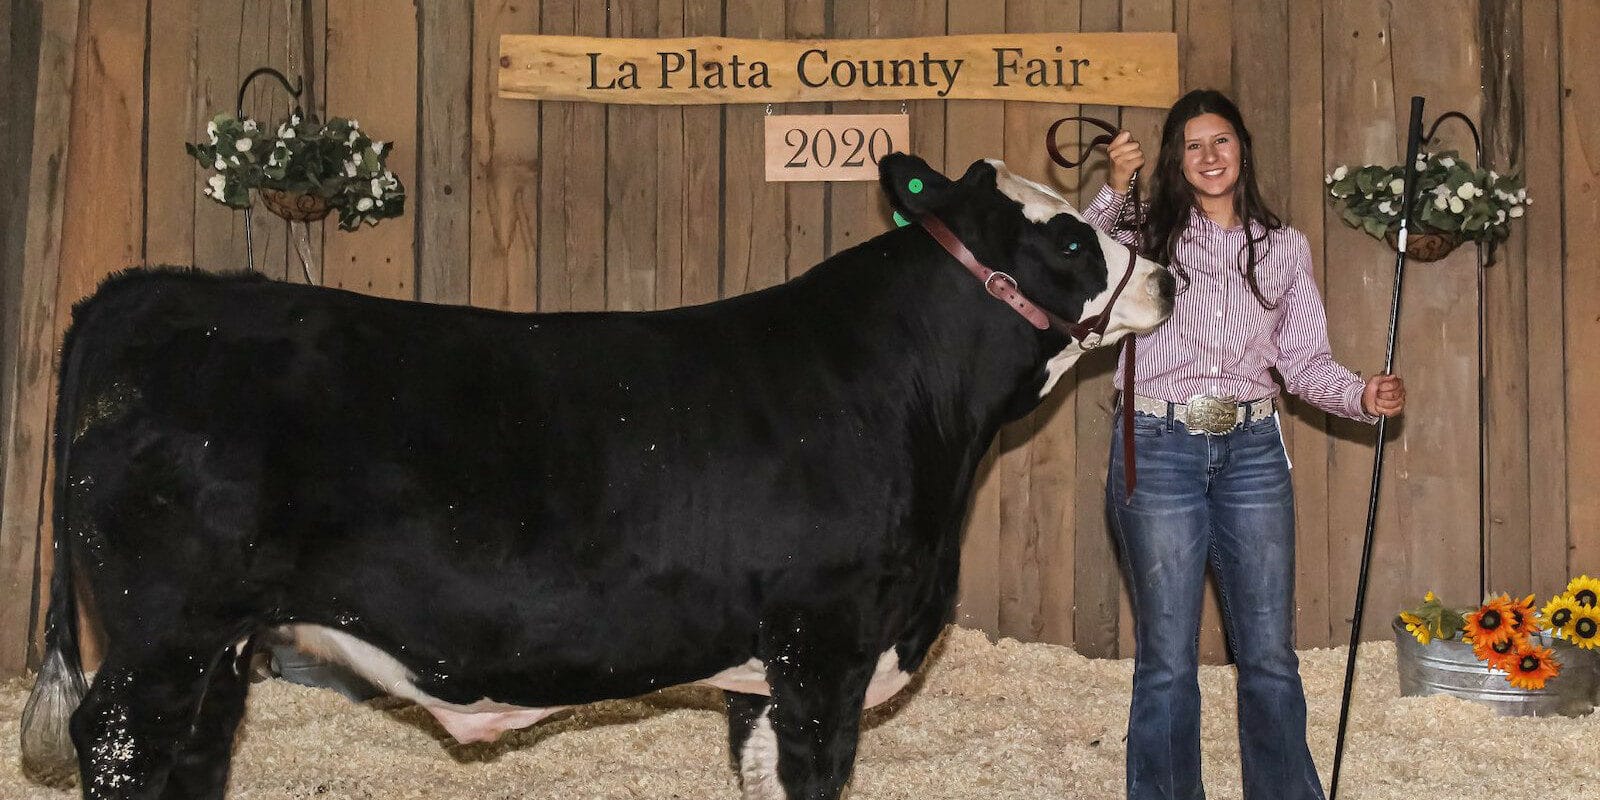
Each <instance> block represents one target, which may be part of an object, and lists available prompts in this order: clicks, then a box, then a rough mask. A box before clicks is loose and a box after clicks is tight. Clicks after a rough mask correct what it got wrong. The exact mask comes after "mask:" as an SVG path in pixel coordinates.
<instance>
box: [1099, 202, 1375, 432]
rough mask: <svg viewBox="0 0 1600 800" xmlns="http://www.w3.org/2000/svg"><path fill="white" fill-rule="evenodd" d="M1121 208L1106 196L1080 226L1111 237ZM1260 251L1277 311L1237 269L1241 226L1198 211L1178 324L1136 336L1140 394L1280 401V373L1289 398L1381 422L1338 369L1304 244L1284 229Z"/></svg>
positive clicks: (1188, 242) (1186, 240)
mask: <svg viewBox="0 0 1600 800" xmlns="http://www.w3.org/2000/svg"><path fill="white" fill-rule="evenodd" d="M1122 202H1123V196H1122V195H1120V194H1118V193H1117V192H1115V191H1113V190H1112V189H1111V188H1110V187H1101V189H1100V192H1099V194H1097V195H1095V198H1094V200H1093V201H1092V202H1090V203H1089V206H1088V208H1085V209H1084V212H1083V215H1084V218H1085V219H1086V220H1087V221H1088V222H1089V224H1091V225H1094V226H1095V227H1097V228H1099V229H1101V230H1104V231H1110V230H1111V227H1112V225H1113V224H1114V223H1115V222H1116V220H1117V216H1118V214H1119V213H1121V211H1122ZM1113 235H1115V236H1116V237H1117V238H1118V239H1119V240H1123V241H1124V242H1125V243H1130V242H1132V240H1133V233H1132V232H1131V231H1117V232H1116V233H1115V234H1113ZM1257 248H1258V253H1261V255H1260V256H1259V257H1260V258H1261V262H1260V263H1258V264H1257V265H1256V283H1257V285H1259V286H1260V287H1261V293H1262V295H1264V296H1265V297H1266V298H1267V301H1268V302H1269V303H1272V304H1273V305H1274V306H1275V307H1274V308H1272V309H1264V308H1262V307H1261V304H1260V303H1258V302H1257V301H1256V298H1255V295H1254V294H1253V293H1251V291H1250V285H1249V284H1248V283H1246V282H1245V278H1244V274H1243V273H1242V272H1240V270H1239V266H1238V265H1239V261H1240V259H1241V258H1242V256H1241V255H1240V254H1241V253H1242V252H1243V251H1244V250H1245V232H1244V228H1243V226H1240V227H1237V228H1229V229H1224V228H1223V227H1222V226H1220V225H1218V224H1217V223H1215V222H1212V221H1211V219H1210V218H1208V217H1206V216H1205V215H1204V214H1202V213H1200V211H1199V210H1195V211H1192V212H1191V216H1190V217H1189V228H1188V231H1187V232H1186V233H1185V234H1184V236H1183V238H1182V240H1180V241H1179V243H1178V249H1177V258H1178V261H1179V262H1181V263H1182V264H1183V268H1184V270H1185V271H1187V272H1188V274H1189V284H1188V288H1187V289H1184V288H1183V282H1182V281H1179V287H1180V288H1179V294H1178V300H1177V303H1176V304H1175V306H1174V308H1173V310H1172V318H1171V319H1169V320H1167V322H1166V324H1164V325H1162V326H1161V327H1160V328H1157V329H1156V330H1154V331H1152V332H1150V333H1148V334H1145V335H1142V336H1140V337H1138V340H1139V344H1138V353H1137V360H1136V361H1135V374H1134V379H1135V383H1134V391H1135V392H1137V393H1139V394H1142V395H1144V396H1146V397H1153V398H1156V399H1158V400H1166V401H1168V402H1172V403H1183V402H1187V401H1188V400H1189V398H1191V397H1193V396H1194V395H1197V394H1212V395H1232V396H1233V397H1236V398H1238V399H1240V400H1259V399H1261V398H1265V397H1275V396H1277V394H1278V385H1277V383H1275V382H1274V381H1273V380H1272V375H1271V374H1269V372H1268V370H1269V369H1276V370H1277V371H1278V374H1279V375H1281V376H1282V377H1283V385H1284V386H1285V387H1286V388H1287V389H1288V390H1289V392H1290V393H1291V394H1294V395H1295V396H1297V397H1300V398H1302V399H1304V400H1305V401H1306V402H1308V403H1310V404H1311V405H1313V406H1316V407H1317V408H1320V409H1322V410H1323V411H1326V412H1328V413H1330V414H1337V415H1339V416H1341V417H1349V418H1351V419H1357V420H1362V421H1365V422H1376V421H1377V419H1378V418H1377V417H1375V416H1371V415H1369V414H1367V413H1366V412H1364V411H1363V410H1362V409H1361V390H1362V388H1363V386H1364V381H1362V380H1361V378H1360V377H1359V376H1357V375H1356V374H1355V373H1353V372H1351V371H1350V370H1348V369H1346V368H1345V367H1343V366H1341V365H1340V364H1339V363H1338V362H1337V361H1334V360H1333V355H1332V353H1331V350H1330V348H1329V345H1328V318H1327V314H1326V312H1325V311H1324V310H1323V307H1322V296H1321V294H1319V293H1318V292H1317V285H1316V282H1315V280H1314V279H1313V277H1312V275H1311V247H1310V245H1308V244H1307V243H1306V237H1305V235H1304V234H1302V233H1300V232H1299V231H1297V230H1295V229H1293V228H1290V227H1283V228H1279V229H1278V230H1275V231H1271V232H1269V233H1268V234H1267V240H1266V242H1264V243H1261V244H1257ZM1263 251H1264V252H1263ZM1117 364H1118V367H1117V377H1116V385H1117V386H1121V385H1122V367H1121V364H1122V360H1121V359H1118V361H1117Z"/></svg>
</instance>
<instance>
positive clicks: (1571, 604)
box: [1543, 594, 1581, 639]
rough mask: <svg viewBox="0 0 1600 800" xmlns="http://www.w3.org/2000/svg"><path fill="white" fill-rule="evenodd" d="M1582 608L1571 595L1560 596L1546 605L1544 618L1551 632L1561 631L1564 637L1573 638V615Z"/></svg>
mask: <svg viewBox="0 0 1600 800" xmlns="http://www.w3.org/2000/svg"><path fill="white" fill-rule="evenodd" d="M1579 608H1581V606H1579V605H1578V602H1577V601H1576V600H1573V599H1572V595H1570V594H1558V595H1556V596H1555V597H1552V598H1550V602H1548V603H1545V604H1544V611H1543V613H1544V618H1545V621H1546V622H1548V623H1550V630H1552V631H1560V632H1561V635H1562V636H1565V637H1566V638H1568V639H1570V638H1572V613H1573V612H1574V611H1577V610H1578V609H1579Z"/></svg>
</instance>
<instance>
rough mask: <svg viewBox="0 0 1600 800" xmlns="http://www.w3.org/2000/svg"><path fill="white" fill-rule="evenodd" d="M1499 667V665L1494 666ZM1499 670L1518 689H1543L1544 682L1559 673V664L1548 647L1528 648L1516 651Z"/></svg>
mask: <svg viewBox="0 0 1600 800" xmlns="http://www.w3.org/2000/svg"><path fill="white" fill-rule="evenodd" d="M1496 666H1500V665H1496ZM1500 669H1503V670H1505V671H1506V674H1507V675H1509V676H1510V678H1509V680H1510V682H1511V685H1512V686H1515V687H1517V688H1518V689H1543V688H1544V682H1545V681H1547V680H1549V679H1551V678H1554V677H1555V676H1556V675H1559V674H1560V673H1561V662H1559V661H1557V660H1556V659H1555V656H1554V655H1553V654H1552V653H1551V652H1550V648H1548V647H1537V646H1530V647H1524V648H1522V649H1520V650H1518V651H1517V652H1516V653H1515V654H1514V655H1513V656H1512V657H1511V658H1509V659H1507V660H1506V663H1505V665H1504V666H1500Z"/></svg>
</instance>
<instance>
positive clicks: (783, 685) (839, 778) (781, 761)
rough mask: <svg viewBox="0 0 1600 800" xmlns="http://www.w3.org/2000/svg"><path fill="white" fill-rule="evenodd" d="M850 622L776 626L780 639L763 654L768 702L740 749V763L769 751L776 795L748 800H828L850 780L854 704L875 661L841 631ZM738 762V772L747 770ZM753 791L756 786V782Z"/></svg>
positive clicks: (857, 708)
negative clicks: (769, 691)
mask: <svg viewBox="0 0 1600 800" xmlns="http://www.w3.org/2000/svg"><path fill="white" fill-rule="evenodd" d="M850 628H851V626H849V625H842V624H840V620H836V619H815V618H806V619H801V620H797V621H791V622H790V624H788V625H785V626H783V630H784V633H783V634H782V635H783V640H782V641H780V642H775V643H774V644H775V645H776V647H775V648H774V650H775V652H773V653H771V654H770V655H769V657H768V658H767V659H766V664H767V683H768V685H770V686H771V687H772V702H771V703H770V704H769V705H768V706H767V707H766V709H765V710H764V711H763V712H762V714H761V716H760V717H758V718H757V719H756V720H755V722H754V724H753V725H752V726H751V734H750V740H749V741H748V742H747V743H746V744H745V746H744V748H743V752H744V754H745V758H746V759H747V760H748V759H750V758H751V757H752V756H753V755H756V754H758V753H761V752H763V745H761V744H758V742H759V741H760V740H761V739H762V737H766V742H767V744H766V745H765V747H766V748H768V750H769V751H770V750H771V749H775V751H776V754H777V778H778V780H777V784H778V791H779V792H781V793H778V794H771V795H762V794H753V793H752V791H751V790H752V786H751V785H750V781H749V778H748V777H747V778H746V781H745V797H746V798H747V799H748V800H755V799H756V798H760V800H768V798H769V797H773V798H781V800H836V798H838V797H839V796H840V794H841V793H842V792H843V791H844V787H845V785H846V784H847V783H849V781H850V773H851V771H852V769H853V768H854V766H855V759H856V742H857V740H858V739H859V738H860V733H861V706H862V702H863V701H864V700H865V699H866V693H867V684H868V683H869V682H870V681H871V679H872V670H873V666H874V665H875V664H876V660H875V659H874V658H872V657H871V656H870V655H868V654H867V653H866V652H865V651H864V650H863V648H860V647H857V646H856V645H855V644H854V642H851V641H848V640H847V638H846V637H845V636H842V635H841V634H842V633H843V632H844V631H848V630H850ZM749 771H750V765H749V764H748V763H746V764H745V765H744V766H743V769H742V772H743V774H745V775H748V774H749ZM756 788H762V787H760V786H758V787H756Z"/></svg>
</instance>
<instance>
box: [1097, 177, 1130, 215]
mask: <svg viewBox="0 0 1600 800" xmlns="http://www.w3.org/2000/svg"><path fill="white" fill-rule="evenodd" d="M1127 200H1128V196H1127V195H1125V194H1123V193H1121V192H1119V191H1117V190H1116V189H1113V188H1111V185H1110V184H1102V185H1101V186H1100V191H1098V192H1095V195H1094V199H1093V200H1090V201H1089V205H1090V206H1092V207H1094V208H1095V209H1103V210H1104V213H1105V214H1106V216H1107V217H1109V218H1110V219H1112V220H1116V218H1117V215H1118V214H1121V213H1122V204H1123V203H1125V202H1127Z"/></svg>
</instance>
